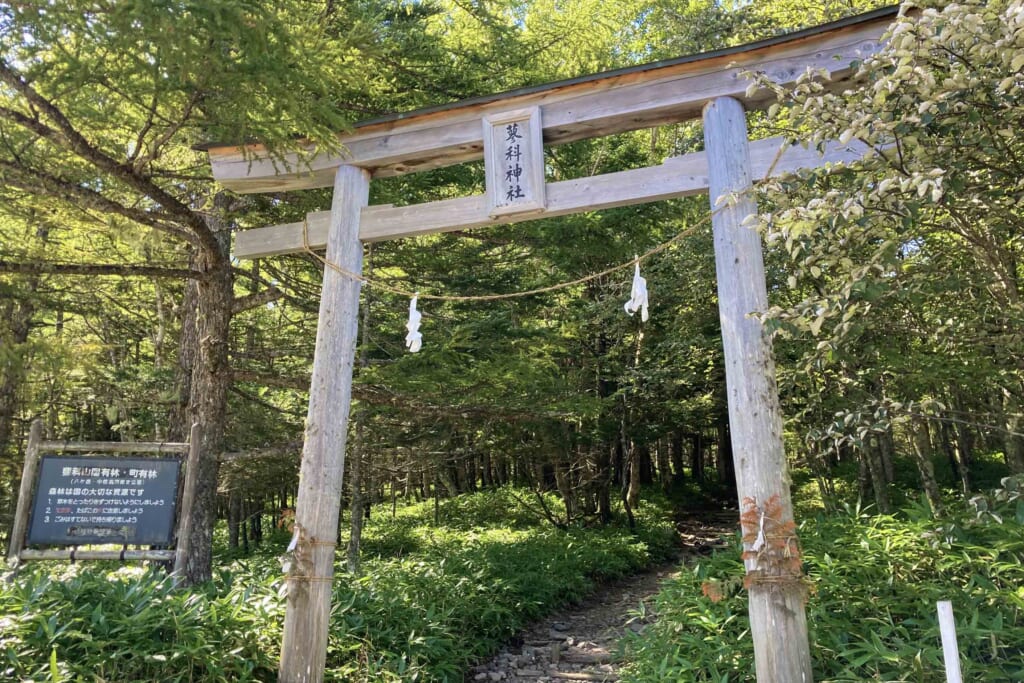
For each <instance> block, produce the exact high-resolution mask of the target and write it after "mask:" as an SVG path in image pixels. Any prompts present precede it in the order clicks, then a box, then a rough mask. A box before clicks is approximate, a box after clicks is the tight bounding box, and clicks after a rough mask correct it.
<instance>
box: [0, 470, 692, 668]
mask: <svg viewBox="0 0 1024 683" xmlns="http://www.w3.org/2000/svg"><path fill="white" fill-rule="evenodd" d="M513 493H515V495H514V496H513ZM527 495H529V493H528V492H526V491H518V492H512V491H509V490H501V491H497V492H493V493H479V494H475V495H472V496H466V497H464V498H460V499H455V500H451V501H445V505H444V510H443V513H442V514H443V515H444V517H445V518H446V519H450V520H451V521H452V523H451V525H445V526H438V527H435V526H433V524H432V520H433V509H432V507H433V506H432V503H422V504H419V505H412V506H409V507H405V508H402V509H400V510H398V514H396V516H395V518H394V519H390V518H383V519H380V520H378V519H372V520H371V521H370V522H369V523H368V525H367V528H366V540H365V543H366V546H367V548H368V549H370V551H371V554H376V555H377V557H376V558H373V559H367V560H366V561H365V562H364V563H363V574H362V575H360V576H358V577H353V576H347V575H344V574H342V575H340V576H338V577H337V580H336V581H335V584H334V591H333V597H332V604H333V605H334V609H333V611H332V613H331V626H330V638H329V643H328V655H327V675H328V679H329V680H335V681H387V680H394V681H411V680H420V681H460V680H462V678H461V676H462V672H463V671H464V669H465V668H466V667H467V666H468V665H469V664H470V663H472V662H473V661H474V660H476V659H478V658H480V657H482V656H484V655H486V654H488V653H489V652H490V651H492V650H493V649H495V648H496V647H497V646H498V644H499V643H501V642H502V641H503V640H505V639H507V638H508V637H509V636H511V635H512V634H513V633H514V632H515V631H516V630H517V629H518V628H520V627H521V626H522V625H523V624H524V623H525V622H526V621H528V620H530V619H534V618H537V617H539V616H541V615H543V614H545V613H547V612H549V611H550V610H552V609H553V608H555V607H558V606H559V605H562V604H565V603H567V602H572V601H576V600H580V599H581V598H583V597H584V596H585V595H587V594H588V593H589V592H591V591H592V590H593V589H594V587H595V586H596V585H597V582H599V581H603V580H606V579H613V578H620V577H622V576H626V575H628V574H630V573H633V572H635V571H637V570H639V569H641V568H643V567H645V566H647V565H648V564H650V563H651V562H653V561H656V560H662V559H664V558H665V554H664V553H667V552H669V551H670V548H669V547H668V546H667V544H666V539H667V538H668V537H670V536H671V534H672V528H671V524H670V523H669V522H668V521H666V520H667V510H666V508H665V507H656V506H654V505H646V506H644V507H642V508H641V513H640V515H639V516H640V518H641V521H642V528H641V530H640V532H639V534H636V535H635V534H633V533H631V532H629V531H628V530H627V529H626V528H624V526H616V525H613V526H609V527H603V528H594V529H588V528H578V527H577V528H571V529H568V530H559V529H556V528H554V527H552V526H551V525H549V524H547V523H546V522H543V521H542V520H539V519H538V518H536V517H535V516H534V517H532V518H531V514H530V512H529V509H528V508H526V507H524V506H523V505H522V504H521V503H520V502H518V499H519V498H523V497H524V496H527ZM502 510H505V511H506V514H505V515H503V514H502ZM396 539H397V540H396ZM280 540H282V542H286V541H285V539H280ZM281 550H282V549H281V546H280V545H278V546H275V547H269V544H267V547H264V548H263V549H262V550H261V551H260V553H258V554H257V555H255V556H254V557H251V558H249V559H247V560H241V561H236V562H234V563H233V564H231V565H230V566H229V567H227V568H225V569H223V570H221V571H219V572H215V576H214V581H213V582H212V583H210V584H207V585H205V586H200V587H199V588H197V589H193V590H191V591H174V590H172V589H171V586H170V582H169V581H167V580H165V579H161V577H160V575H159V574H156V573H151V572H141V571H129V570H123V569H122V570H117V571H110V572H108V571H105V570H103V569H102V568H101V567H97V566H96V565H90V566H87V567H74V568H69V569H67V570H65V575H63V576H62V575H60V573H59V571H56V572H54V574H52V575H51V574H50V573H47V571H46V570H45V569H43V568H39V567H36V568H35V569H34V570H33V571H29V572H26V573H24V574H22V575H21V576H20V577H18V578H17V580H15V581H14V582H12V583H9V584H4V585H3V586H2V587H0V614H3V615H4V616H3V617H2V618H0V648H2V650H3V660H2V662H0V672H3V675H4V677H6V678H11V679H17V678H25V679H31V680H41V679H46V678H47V677H51V676H52V672H53V671H57V673H58V676H59V677H63V678H64V679H66V680H86V681H91V680H95V681H102V680H108V681H129V680H167V681H192V680H202V681H252V680H259V681H269V680H273V679H274V676H275V670H276V665H277V652H278V646H279V641H280V635H281V633H280V629H281V623H282V620H283V612H284V597H283V594H284V587H283V581H282V579H281V575H280V570H279V567H278V566H277V558H276V555H277V554H279V553H280V552H281ZM386 552H394V553H395V555H394V556H386V555H385V553H386Z"/></svg>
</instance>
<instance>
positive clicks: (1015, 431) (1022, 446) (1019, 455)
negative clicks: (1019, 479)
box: [1003, 389, 1024, 474]
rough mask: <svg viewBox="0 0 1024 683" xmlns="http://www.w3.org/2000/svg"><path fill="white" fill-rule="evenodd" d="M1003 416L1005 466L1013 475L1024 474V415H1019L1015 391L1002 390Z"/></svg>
mask: <svg viewBox="0 0 1024 683" xmlns="http://www.w3.org/2000/svg"><path fill="white" fill-rule="evenodd" d="M1003 415H1004V416H1005V422H1006V433H1005V437H1004V440H1003V453H1004V455H1005V457H1006V466H1007V467H1009V468H1010V472H1011V473H1013V474H1024V435H1022V434H1024V415H1022V414H1021V403H1020V399H1019V398H1018V397H1017V392H1016V391H1011V390H1009V389H1003Z"/></svg>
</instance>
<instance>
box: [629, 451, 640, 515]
mask: <svg viewBox="0 0 1024 683" xmlns="http://www.w3.org/2000/svg"><path fill="white" fill-rule="evenodd" d="M628 461H629V484H628V487H627V489H626V502H627V503H629V508H630V510H635V509H636V508H637V506H638V505H639V504H640V484H641V483H642V480H643V472H642V469H643V468H642V463H641V450H640V447H639V446H637V445H636V444H635V443H631V444H630V448H629V457H628Z"/></svg>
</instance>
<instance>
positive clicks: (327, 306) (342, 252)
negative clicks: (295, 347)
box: [278, 166, 370, 683]
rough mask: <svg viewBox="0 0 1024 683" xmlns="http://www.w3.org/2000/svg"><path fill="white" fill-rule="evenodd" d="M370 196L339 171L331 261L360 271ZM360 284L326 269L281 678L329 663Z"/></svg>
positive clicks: (314, 679) (298, 680) (298, 677)
mask: <svg viewBox="0 0 1024 683" xmlns="http://www.w3.org/2000/svg"><path fill="white" fill-rule="evenodd" d="M369 192H370V173H369V172H368V171H366V170H363V169H361V168H357V167H354V166H341V167H340V168H338V171H337V175H336V176H335V179H334V199H333V201H332V204H331V226H330V231H329V233H328V238H327V260H328V261H329V262H331V263H334V264H337V265H338V266H340V267H341V268H342V269H344V270H346V271H348V272H350V273H361V272H362V267H363V247H362V244H361V243H360V241H359V215H360V211H361V210H362V208H363V207H364V206H366V204H367V202H368V200H369ZM359 287H360V283H359V281H358V280H355V279H353V278H351V277H348V276H345V275H343V274H342V273H340V272H338V271H336V270H333V269H332V268H330V267H329V266H328V267H326V268H325V269H324V280H323V292H322V294H321V297H320V319H319V322H318V324H317V332H316V349H315V352H314V354H315V355H314V357H313V377H312V380H311V383H310V387H309V412H308V416H307V418H306V433H305V439H304V442H303V446H302V466H301V468H300V471H299V494H298V500H297V502H296V506H295V539H294V542H293V548H292V551H291V552H292V565H291V569H290V571H289V574H288V605H287V608H286V610H285V620H284V636H283V640H282V643H281V663H280V668H279V669H278V680H279V681H281V682H282V683H320V681H322V680H323V677H324V665H325V662H326V658H327V627H328V622H329V620H330V613H331V585H332V580H333V577H334V546H335V544H336V543H337V540H338V510H339V507H340V504H341V482H342V476H343V474H344V471H345V438H346V436H347V434H348V417H349V404H350V403H351V401H352V365H353V363H354V360H355V350H356V334H357V329H358V327H359V323H358V321H359V318H358V312H359Z"/></svg>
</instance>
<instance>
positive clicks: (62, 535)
mask: <svg viewBox="0 0 1024 683" xmlns="http://www.w3.org/2000/svg"><path fill="white" fill-rule="evenodd" d="M180 467H181V463H180V462H179V461H178V460H177V459H176V458H109V457H89V456H76V457H57V456H52V455H46V456H43V458H42V461H41V462H40V467H39V479H38V484H37V486H36V495H35V500H34V503H33V506H32V521H31V524H30V526H29V533H28V543H29V544H30V545H85V544H99V543H117V544H132V545H170V544H171V543H172V541H173V529H174V513H175V508H176V503H177V494H178V472H179V470H180Z"/></svg>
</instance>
